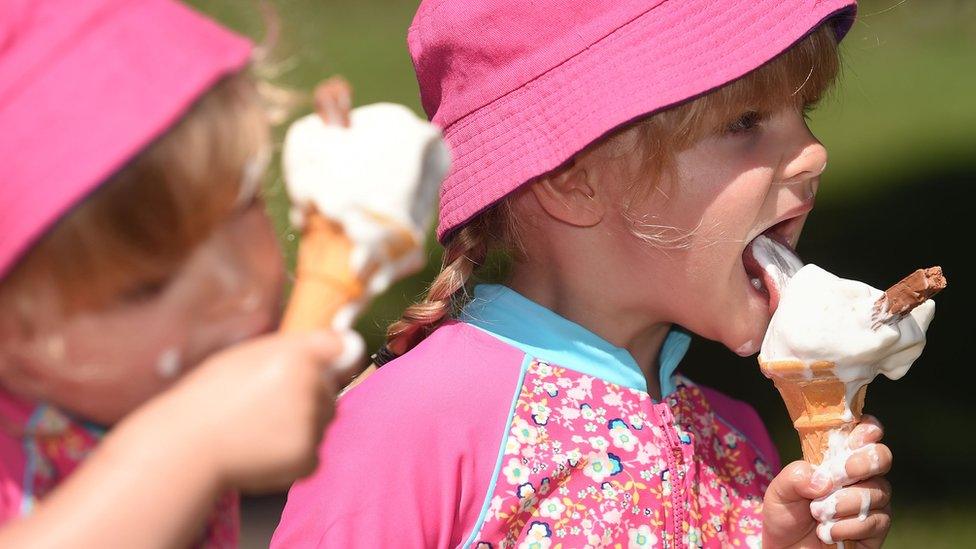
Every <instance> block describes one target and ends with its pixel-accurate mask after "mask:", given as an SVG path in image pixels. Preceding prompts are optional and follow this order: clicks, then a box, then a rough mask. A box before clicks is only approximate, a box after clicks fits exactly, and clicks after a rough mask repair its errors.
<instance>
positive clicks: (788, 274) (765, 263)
mask: <svg viewBox="0 0 976 549" xmlns="http://www.w3.org/2000/svg"><path fill="white" fill-rule="evenodd" d="M743 264H744V265H745V267H746V272H747V273H749V275H750V276H755V277H758V278H760V279H762V283H763V286H764V287H765V288H766V291H767V292H768V293H769V312H770V313H773V312H775V311H776V306H777V305H779V296H780V294H781V293H782V291H783V288H785V287H786V284H787V283H788V282H789V281H790V278H792V277H793V275H794V274H796V272H797V271H799V270H800V269H801V268H802V267H803V261H801V260H800V258H799V257H797V255H796V253H794V252H793V250H791V249H790V247H789V246H787V245H786V244H783V243H782V242H779V241H777V240H775V239H773V238H770V237H768V236H766V235H764V234H761V235H759V236H757V237H756V239H755V240H753V241H752V242H751V243H750V244H749V246H748V247H747V248H746V251H745V254H744V255H743Z"/></svg>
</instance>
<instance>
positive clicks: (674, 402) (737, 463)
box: [272, 286, 779, 549]
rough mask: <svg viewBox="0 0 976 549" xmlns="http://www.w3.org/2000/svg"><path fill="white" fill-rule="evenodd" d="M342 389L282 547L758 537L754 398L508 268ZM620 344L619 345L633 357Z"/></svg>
mask: <svg viewBox="0 0 976 549" xmlns="http://www.w3.org/2000/svg"><path fill="white" fill-rule="evenodd" d="M462 320H464V322H453V323H450V324H448V325H446V326H444V327H442V328H440V329H438V330H437V331H436V332H435V333H434V334H433V335H432V336H431V337H429V338H428V339H427V340H425V342H424V343H422V344H421V345H420V346H418V348H417V349H416V350H414V351H411V353H408V354H407V355H405V356H404V357H401V358H400V359H397V360H396V361H393V362H391V363H390V364H388V365H386V366H384V367H383V369H381V370H380V371H379V372H378V373H377V374H375V376H373V377H372V378H370V380H368V381H367V382H366V383H364V384H363V385H361V386H359V387H358V388H357V389H355V390H353V391H351V392H350V393H349V394H348V395H347V396H345V397H343V399H341V401H340V406H339V410H338V413H337V416H336V419H335V422H334V424H333V426H332V428H330V430H329V431H328V432H327V435H326V440H325V443H324V444H323V448H322V454H321V459H322V465H321V467H320V469H319V470H318V471H317V472H316V474H315V475H314V476H313V477H311V478H310V479H307V480H305V481H302V482H300V483H298V484H296V485H295V486H294V487H293V488H292V490H291V492H290V494H289V500H288V505H287V506H286V508H285V512H284V515H283V516H282V521H281V524H280V525H279V527H278V531H277V532H276V533H275V538H274V540H273V542H272V546H273V547H274V546H277V547H317V546H321V547H326V546H328V547H339V546H341V547H379V546H396V547H458V546H462V547H479V548H488V547H493V548H494V547H519V548H536V549H543V548H557V547H564V548H570V547H758V546H759V544H760V540H761V520H760V518H761V502H762V496H763V493H764V492H765V490H766V487H767V486H768V484H769V482H770V481H771V480H772V477H773V475H774V473H775V472H776V471H777V470H778V468H779V464H778V462H777V457H776V453H775V450H774V448H773V446H772V443H771V442H770V440H769V438H768V435H767V434H766V432H765V429H764V428H763V427H762V424H761V422H760V421H759V419H758V416H757V415H756V414H755V412H754V411H753V410H752V409H751V408H750V407H748V406H747V405H745V404H743V403H741V402H737V401H734V400H732V399H730V398H728V397H725V396H723V395H721V394H719V393H717V392H715V391H712V390H710V389H707V388H704V387H699V386H697V385H695V384H694V383H692V382H691V381H689V380H687V379H685V378H683V377H681V376H677V375H674V369H675V368H676V366H677V363H678V361H679V360H680V358H681V356H682V355H683V354H684V351H685V350H686V348H687V335H686V334H684V333H682V332H678V331H674V332H672V334H671V335H669V337H668V340H667V342H666V343H665V346H664V348H663V349H662V352H661V371H662V380H661V381H662V388H664V393H665V394H666V397H665V398H664V401H662V402H655V401H653V400H652V399H651V397H650V396H649V395H648V393H647V392H646V390H645V387H646V386H645V383H646V382H645V381H644V378H643V374H641V372H640V369H639V367H638V366H637V365H636V363H634V362H633V359H632V358H631V357H630V355H629V353H627V352H626V351H624V350H622V349H619V348H616V347H613V346H612V345H610V344H609V343H607V342H606V341H604V340H602V339H600V338H598V337H597V336H596V335H595V334H592V333H591V332H588V331H586V330H585V329H584V328H582V327H580V326H578V325H575V324H573V323H571V322H569V321H568V320H566V319H563V318H561V317H558V316H557V315H555V314H554V313H552V312H551V311H548V310H546V309H544V308H542V307H540V306H539V305H537V304H534V303H532V302H531V301H529V300H527V299H525V298H524V297H522V296H520V295H519V294H517V293H515V292H513V291H512V290H510V289H507V288H505V287H502V286H479V287H478V289H477V290H476V294H475V300H474V301H473V302H472V304H471V305H469V307H468V308H467V309H466V310H465V313H464V314H463V315H462ZM628 359H629V360H628Z"/></svg>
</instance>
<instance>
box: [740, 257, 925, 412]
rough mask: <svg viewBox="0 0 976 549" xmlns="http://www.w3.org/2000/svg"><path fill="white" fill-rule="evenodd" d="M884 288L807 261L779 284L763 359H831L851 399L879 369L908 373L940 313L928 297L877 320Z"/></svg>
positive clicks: (893, 374)
mask: <svg viewBox="0 0 976 549" xmlns="http://www.w3.org/2000/svg"><path fill="white" fill-rule="evenodd" d="M883 295H884V292H882V291H881V290H878V289H876V288H872V287H871V286H869V285H867V284H864V283H863V282H858V281H856V280H847V279H844V278H840V277H838V276H835V275H833V274H831V273H829V272H827V271H825V270H823V269H821V268H820V267H818V266H816V265H813V264H809V265H805V266H803V267H802V268H801V269H800V270H799V271H797V272H796V274H794V275H793V276H792V277H790V278H789V279H788V281H787V283H786V285H785V286H784V287H782V288H781V289H780V299H779V305H778V306H777V308H776V312H775V313H774V314H773V318H772V320H770V322H769V328H768V329H767V330H766V337H765V338H764V339H763V344H762V350H761V351H760V353H759V359H760V360H762V361H766V362H772V361H781V360H798V361H801V362H806V363H814V362H831V363H833V364H834V374H835V375H836V377H837V378H838V379H839V380H841V381H843V382H844V383H845V385H847V396H848V398H847V402H851V401H852V400H853V395H854V394H855V393H856V392H857V391H858V389H860V388H861V387H862V386H863V385H865V384H867V383H869V382H870V381H871V380H872V379H874V377H875V376H876V375H878V374H884V375H885V376H886V377H888V378H889V379H898V378H900V377H902V376H903V375H905V373H906V372H907V371H908V369H909V368H910V367H911V365H912V363H913V362H915V359H917V358H918V357H919V355H920V354H922V348H923V347H924V346H925V330H926V329H927V328H928V326H929V323H930V322H931V321H932V316H933V315H934V314H935V302H934V301H932V300H928V301H926V302H924V303H922V304H921V305H919V306H918V307H916V308H915V309H914V310H912V311H911V312H910V313H909V314H908V315H906V316H904V317H903V318H901V319H900V320H898V321H897V322H894V323H881V324H880V325H878V326H877V327H876V328H875V327H874V324H875V323H874V322H873V320H872V313H873V309H874V306H875V303H876V302H877V301H878V300H879V299H880V298H881V297H882V296H883Z"/></svg>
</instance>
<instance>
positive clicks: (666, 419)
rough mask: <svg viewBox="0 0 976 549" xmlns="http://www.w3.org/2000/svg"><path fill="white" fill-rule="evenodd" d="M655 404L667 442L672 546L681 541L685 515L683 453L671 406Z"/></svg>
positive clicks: (677, 544)
mask: <svg viewBox="0 0 976 549" xmlns="http://www.w3.org/2000/svg"><path fill="white" fill-rule="evenodd" d="M657 406H659V408H658V415H659V417H660V418H661V428H662V430H663V431H664V433H665V438H666V439H667V442H668V450H669V451H668V452H667V457H668V470H670V471H671V474H670V477H671V478H670V483H671V495H670V498H671V511H672V517H671V536H672V539H673V540H674V542H673V543H672V545H671V546H672V547H678V546H679V545H680V543H681V538H682V535H683V531H682V529H681V524H682V523H683V522H684V517H685V506H684V500H685V497H684V496H685V494H684V492H685V490H684V488H685V486H684V476H685V474H684V470H683V469H682V467H681V466H682V465H683V464H684V454H683V453H682V451H681V441H680V440H679V439H678V435H677V433H676V432H675V429H676V427H675V425H674V415H672V414H671V408H670V407H669V406H668V404H667V403H666V402H661V403H659V404H658V405H657Z"/></svg>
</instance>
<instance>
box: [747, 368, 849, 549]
mask: <svg viewBox="0 0 976 549" xmlns="http://www.w3.org/2000/svg"><path fill="white" fill-rule="evenodd" d="M759 366H760V368H761V369H762V372H763V374H765V375H766V377H768V378H770V379H772V380H773V384H774V385H776V389H778V390H779V394H780V396H782V397H783V402H785V403H786V409H787V410H788V411H789V414H790V419H792V420H793V428H795V429H796V432H797V434H798V435H800V446H801V448H802V450H803V459H804V460H805V461H808V462H810V463H813V464H814V465H819V464H820V463H821V462H823V460H824V456H826V455H827V450H828V447H829V441H830V434H831V433H840V434H842V435H843V437H844V439H845V440H846V438H847V434H848V433H850V432H851V430H852V429H854V426H855V425H857V423H858V421H860V419H861V410H862V409H863V408H864V394H865V392H866V391H867V385H864V386H862V387H861V388H860V389H858V391H857V392H856V393H854V395H853V397H851V401H850V402H847V386H846V384H845V383H844V382H843V381H841V380H839V379H837V376H836V375H835V374H834V366H835V365H834V363H832V362H814V363H813V364H809V365H808V364H806V363H804V362H801V361H799V360H779V361H770V362H766V361H763V360H760V361H759ZM824 547H843V548H844V549H848V548H851V549H853V547H854V543H853V542H846V541H845V542H841V543H839V544H836V545H826V544H824Z"/></svg>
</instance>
